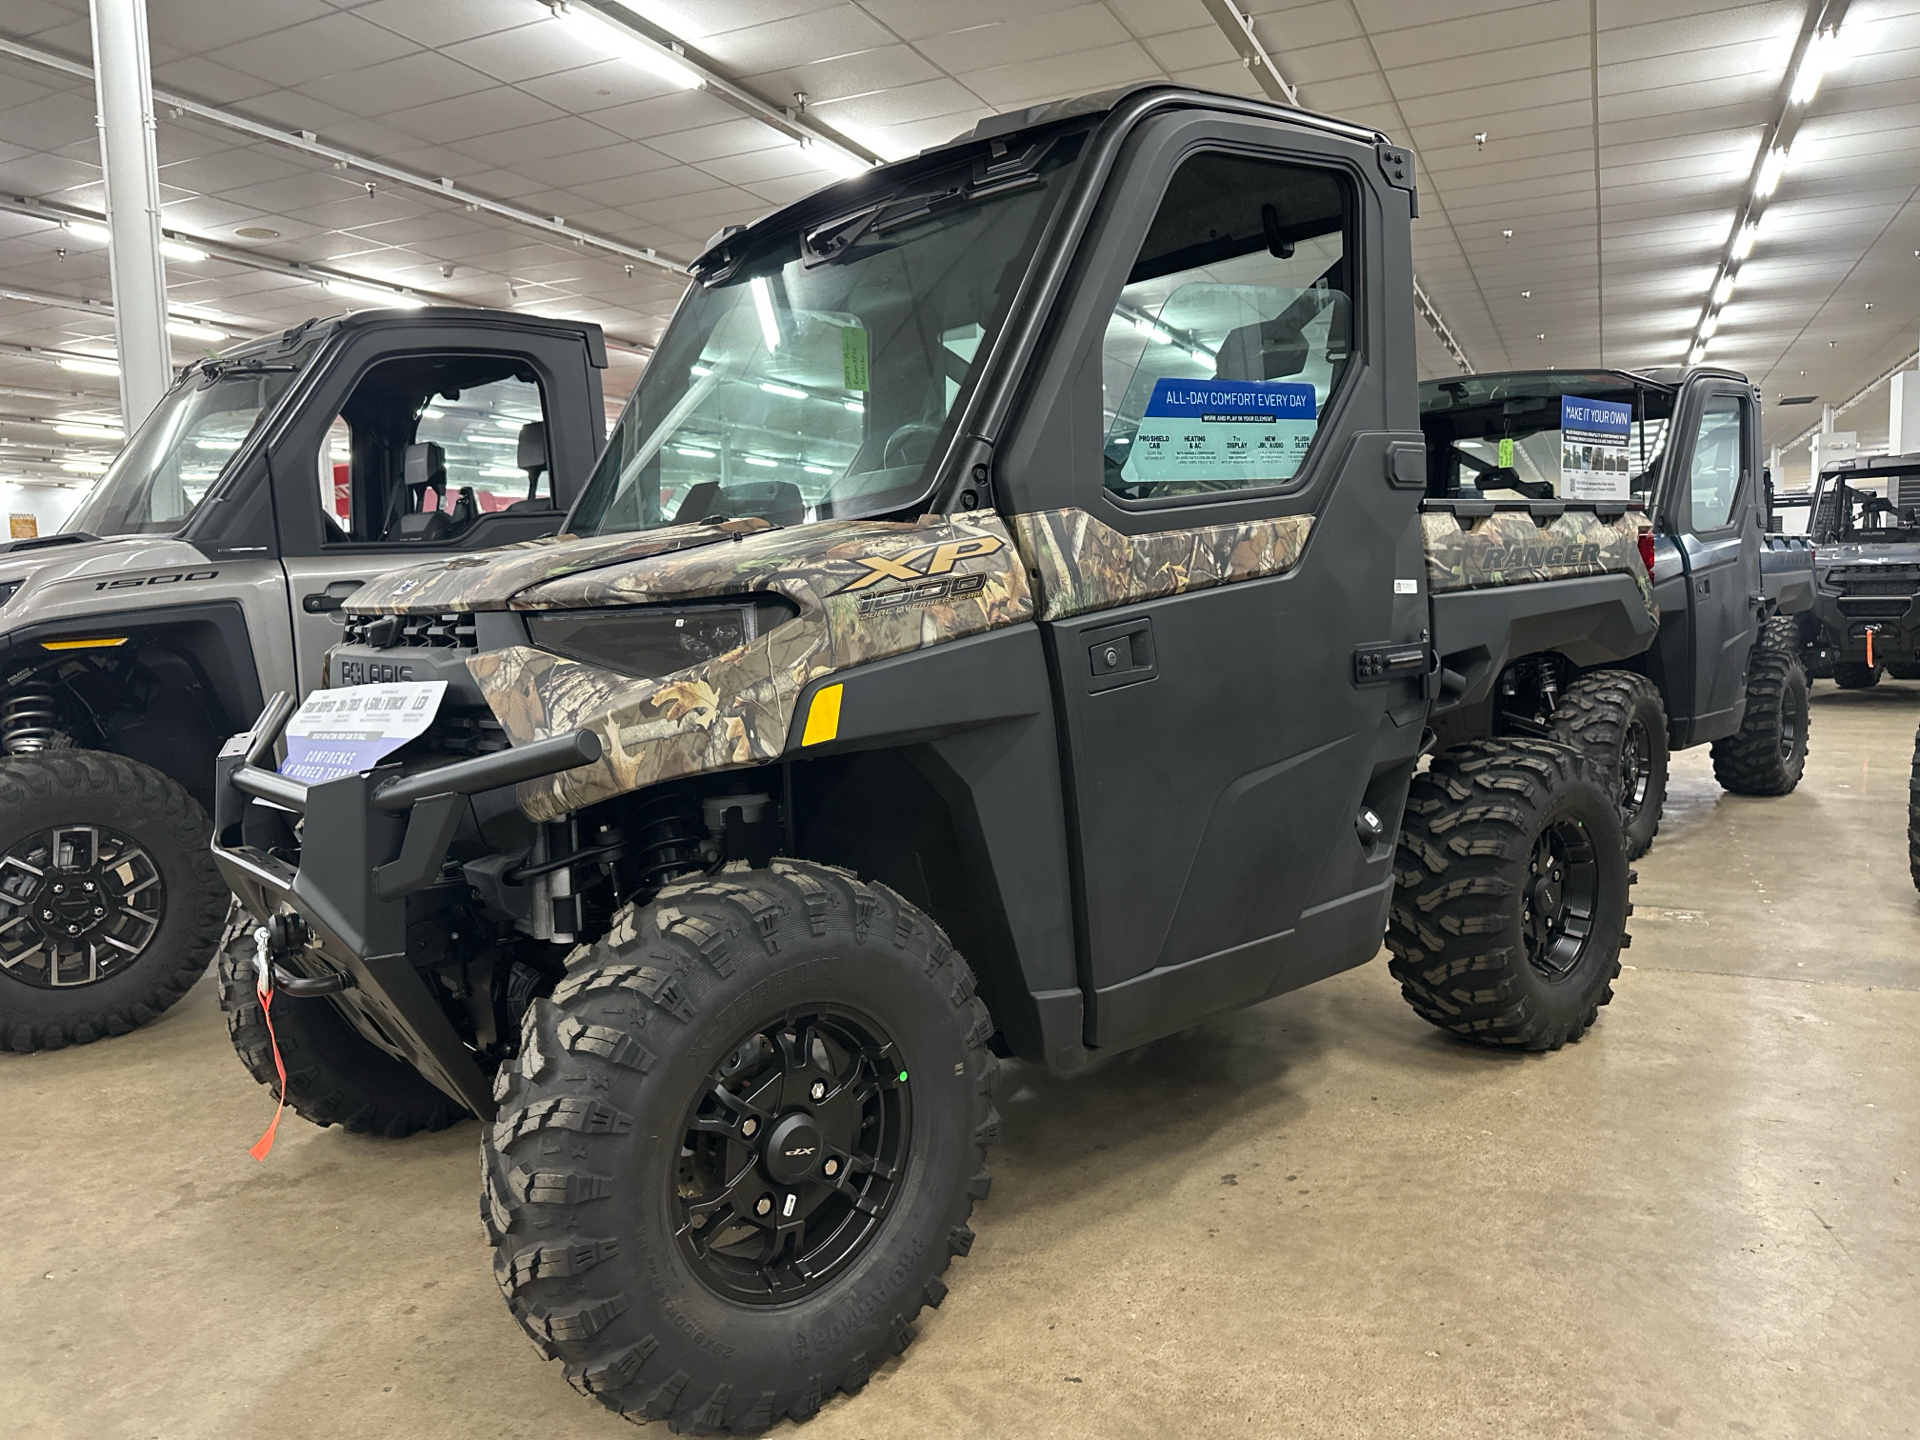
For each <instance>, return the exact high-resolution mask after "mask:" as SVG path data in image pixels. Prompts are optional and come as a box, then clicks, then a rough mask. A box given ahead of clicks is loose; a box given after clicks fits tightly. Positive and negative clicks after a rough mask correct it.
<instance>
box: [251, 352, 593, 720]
mask: <svg viewBox="0 0 1920 1440" xmlns="http://www.w3.org/2000/svg"><path fill="white" fill-rule="evenodd" d="M579 349H580V347H579V346H578V345H577V344H575V345H569V344H566V343H563V342H558V341H555V340H552V339H549V338H547V337H542V336H539V335H510V334H509V335H503V334H502V333H501V332H500V331H499V330H498V329H496V328H493V327H483V326H477V325H476V326H470V327H463V326H461V325H459V324H426V325H422V324H420V323H419V322H411V323H409V324H408V325H407V326H406V328H405V329H404V330H401V329H395V330H391V331H389V330H382V329H379V328H375V329H371V330H369V331H366V332H362V333H360V334H358V335H354V336H351V337H350V338H349V340H348V342H347V345H346V346H345V348H344V349H343V351H342V353H341V354H340V356H339V357H338V359H337V361H336V363H335V364H334V365H333V366H332V367H331V369H330V371H329V373H328V375H327V376H326V377H325V379H324V380H323V382H322V384H321V386H320V388H319V389H318V390H317V391H316V392H315V394H314V396H313V399H312V402H311V403H310V404H309V405H307V406H305V407H304V408H303V410H302V412H301V414H300V416H299V419H298V423H295V424H292V425H289V426H287V427H286V428H285V430H284V431H283V432H282V434H281V435H280V436H279V437H278V438H277V440H276V442H275V443H274V445H273V446H272V448H271V451H270V455H269V463H270V464H271V466H272V470H273V482H274V496H275V506H276V510H277V514H278V525H279V530H280V541H281V543H280V550H281V564H282V566H283V567H284V570H285V574H286V581H287V591H288V604H289V608H290V611H291V620H292V627H293V637H294V664H295V668H296V674H297V677H298V682H299V689H300V690H301V691H302V692H303V693H304V692H305V691H306V690H308V689H310V688H312V687H313V686H314V685H315V684H317V683H318V682H319V678H320V667H321V662H322V660H323V659H324V657H325V655H326V652H327V651H328V650H329V649H331V648H332V647H333V646H334V645H336V644H338V643H339V641H340V638H341V634H342V625H343V618H344V613H343V606H344V605H345V603H346V601H347V600H348V599H349V598H351V596H352V595H353V593H354V592H355V591H356V590H358V589H359V588H360V586H361V585H362V584H364V583H365V582H366V581H367V580H369V579H371V578H372V577H373V576H375V575H379V574H382V573H384V572H386V571H389V570H394V569H398V568H402V567H404V566H407V565H411V564H415V563H418V562H420V561H423V560H428V559H432V558H434V557H435V556H439V555H445V554H447V553H449V552H454V551H461V550H479V549H486V548H488V547H491V546H496V545H505V544H510V543H513V542H515V541H520V540H530V539H534V538H537V537H538V536H541V535H545V534H550V533H552V532H553V531H554V530H555V529H556V528H557V527H558V526H559V524H560V522H561V520H562V519H563V518H564V517H565V513H566V511H565V506H566V503H567V502H569V501H570V500H571V499H572V497H573V495H574V494H576V493H577V492H578V486H579V483H580V482H581V480H582V479H584V477H585V475H586V473H587V470H588V469H589V467H590V466H591V463H592V460H593V457H594V454H595V453H596V451H597V448H598V445H599V441H600V438H601V437H600V430H599V426H598V424H597V423H594V424H592V425H591V426H590V425H589V423H588V421H589V418H590V419H591V420H592V421H594V422H597V421H598V420H599V418H600V417H599V414H598V409H599V386H598V384H597V376H596V377H594V379H595V382H596V383H593V384H592V385H591V386H590V387H588V388H590V390H591V397H590V398H591V402H592V403H591V406H590V407H589V405H588V404H585V403H583V401H584V400H586V399H587V398H588V397H586V396H584V395H583V394H582V384H581V379H580V377H579V376H578V375H577V374H576V373H573V372H574V371H577V370H579V369H581V368H583V366H582V363H581V359H580V355H579V353H578V352H579Z"/></svg>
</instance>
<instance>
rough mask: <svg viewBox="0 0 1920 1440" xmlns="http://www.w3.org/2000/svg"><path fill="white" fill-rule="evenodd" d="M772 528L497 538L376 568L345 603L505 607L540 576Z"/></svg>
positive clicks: (413, 609)
mask: <svg viewBox="0 0 1920 1440" xmlns="http://www.w3.org/2000/svg"><path fill="white" fill-rule="evenodd" d="M773 528H774V526H773V525H772V523H771V522H770V521H766V520H762V519H760V518H758V517H757V516H752V517H748V518H745V519H740V520H715V521H709V522H704V523H701V524H696V525H670V526H667V527H666V528H664V529H660V530H647V531H643V532H641V533H638V534H633V533H628V534H621V535H608V536H604V537H598V538H589V539H582V538H581V537H580V536H578V535H548V536H545V537H543V538H541V539H539V540H525V541H522V542H520V543H519V544H517V545H503V546H501V547H500V548H499V549H497V550H487V551H483V552H481V553H479V554H465V555H449V556H447V557H446V558H445V559H442V560H430V561H428V562H426V563H425V564H421V565H410V566H408V567H407V568H406V569H404V570H393V571H389V572H388V573H387V574H384V575H376V576H374V578H373V579H371V580H369V581H367V583H366V584H364V585H362V586H361V587H360V588H359V589H358V590H356V591H354V592H353V597H352V598H351V599H350V600H348V601H347V604H346V610H347V613H349V614H373V615H396V614H397V615H438V614H442V613H445V612H447V611H472V610H505V609H508V608H509V607H510V606H511V605H512V602H513V597H514V596H516V595H518V594H519V593H520V592H521V591H522V590H526V589H529V588H531V587H532V586H535V585H540V584H543V583H545V582H547V581H551V580H558V579H561V578H562V577H564V576H567V575H573V574H577V573H579V572H580V571H583V570H591V569H593V568H595V567H598V566H602V565H618V564H622V563H625V564H633V563H636V562H639V561H643V560H648V559H651V558H653V557H655V556H660V555H674V554H678V553H680V552H682V551H686V550H692V549H697V548H700V547H702V546H706V545H720V544H726V543H728V542H731V541H732V540H734V539H735V538H736V537H744V536H747V535H757V534H760V533H761V532H763V531H768V530H772V529H773Z"/></svg>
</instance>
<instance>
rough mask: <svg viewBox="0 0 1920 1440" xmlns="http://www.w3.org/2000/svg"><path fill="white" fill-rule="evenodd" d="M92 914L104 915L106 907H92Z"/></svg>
mask: <svg viewBox="0 0 1920 1440" xmlns="http://www.w3.org/2000/svg"><path fill="white" fill-rule="evenodd" d="M93 913H94V914H96V915H104V914H106V913H107V907H106V906H104V905H96V906H94V907H93Z"/></svg>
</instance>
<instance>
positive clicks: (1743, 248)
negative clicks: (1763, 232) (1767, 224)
mask: <svg viewBox="0 0 1920 1440" xmlns="http://www.w3.org/2000/svg"><path fill="white" fill-rule="evenodd" d="M1759 238H1760V222H1759V221H1758V220H1749V221H1748V222H1747V223H1746V224H1745V225H1742V226H1741V227H1740V233H1739V234H1738V235H1736V236H1734V237H1733V258H1734V259H1735V260H1744V259H1746V258H1747V256H1749V255H1751V254H1752V253H1753V242H1754V241H1755V240H1757V239H1759Z"/></svg>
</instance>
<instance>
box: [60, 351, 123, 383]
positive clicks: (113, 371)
mask: <svg viewBox="0 0 1920 1440" xmlns="http://www.w3.org/2000/svg"><path fill="white" fill-rule="evenodd" d="M60 368H61V369H62V370H74V371H78V372H79V373H80V374H82V375H112V376H114V377H115V378H116V379H117V378H118V377H119V374H120V362H119V361H117V360H94V359H90V358H88V357H86V356H82V355H62V356H61V357H60Z"/></svg>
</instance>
